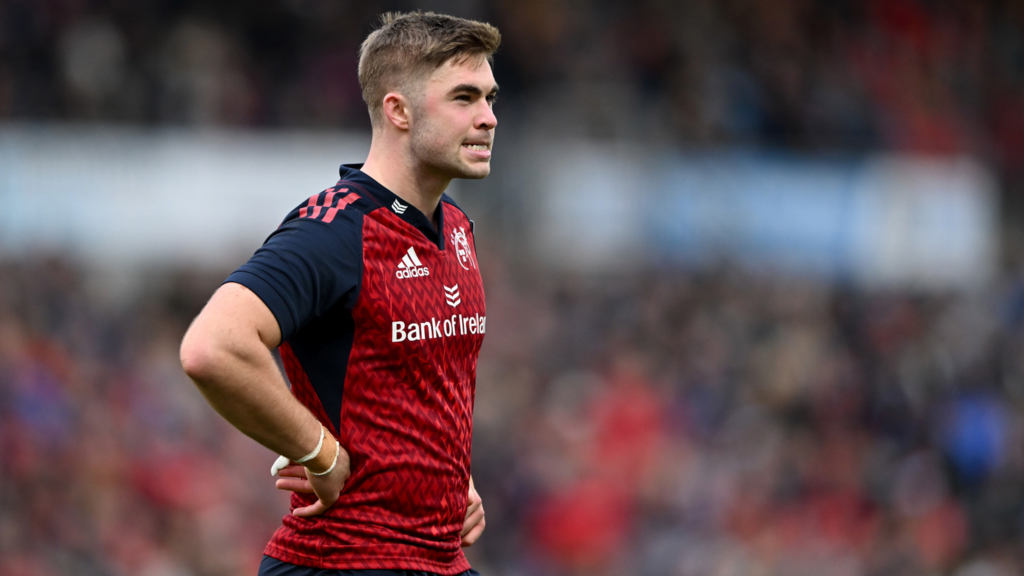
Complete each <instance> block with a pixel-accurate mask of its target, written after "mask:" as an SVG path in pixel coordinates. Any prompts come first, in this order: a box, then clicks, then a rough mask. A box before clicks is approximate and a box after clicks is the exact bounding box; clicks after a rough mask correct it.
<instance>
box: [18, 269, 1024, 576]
mask: <svg viewBox="0 0 1024 576" xmlns="http://www.w3.org/2000/svg"><path fill="white" fill-rule="evenodd" d="M481 262H482V264H484V265H485V267H484V270H483V271H484V275H485V282H486V286H487V289H488V315H489V316H490V318H489V320H490V321H489V322H488V328H489V330H488V337H487V340H486V341H485V345H484V350H483V354H482V357H481V362H480V370H479V375H478V384H477V386H478V387H477V404H476V409H475V429H474V447H473V452H474V458H473V474H474V477H475V479H476V483H477V486H478V488H479V490H480V492H481V493H482V495H483V497H484V501H485V506H486V509H487V512H488V530H487V533H486V534H485V537H484V538H483V539H482V540H481V541H480V542H479V543H478V545H477V546H476V547H474V548H472V549H470V550H469V551H468V554H469V556H470V559H471V561H472V562H473V563H474V565H475V566H476V567H477V568H478V569H479V570H480V571H481V573H483V574H490V575H494V576H501V575H506V576H519V575H522V576H558V575H570V576H572V575H581V576H582V575H584V574H586V575H604V576H618V575H622V574H636V575H641V576H648V575H649V576H728V575H740V574H742V575H755V576H756V575H764V576H775V575H778V576H802V575H805V574H806V575H808V576H810V575H814V576H820V575H826V576H833V575H835V576H875V575H877V576H883V575H891V574H900V575H901V576H915V575H921V576H926V575H938V574H949V575H954V576H1012V575H1014V574H1020V573H1021V572H1022V571H1024V554H1022V552H1021V551H1022V550H1024V452H1022V451H1021V449H1020V447H1021V446H1022V445H1024V427H1022V425H1021V422H1022V421H1024V419H1022V418H1021V411H1022V409H1024V354H1022V351H1024V280H1022V279H1021V278H1011V277H1009V276H1007V277H1006V278H1005V279H1004V281H1003V282H1002V284H1001V285H1000V286H999V287H998V288H996V289H994V290H993V293H991V294H987V295H984V297H982V296H978V295H974V296H971V295H963V294H961V295H957V294H939V295H936V294H932V295H922V294H913V293H908V292H899V291H889V292H874V293H866V292H863V291H858V290H855V289H852V288H844V287H842V286H835V285H829V284H823V283H820V282H818V281H815V280H807V279H803V280H801V279H795V278H792V277H780V276H771V275H762V274H756V273H750V272H742V271H739V270H736V269H732V268H729V267H722V268H720V269H716V270H706V271H703V272H700V273H697V272H691V273H682V272H674V273H666V272H664V271H659V272H653V271H652V272H650V273H647V274H642V275H639V276H635V277H628V278H627V277H610V278H595V277H583V276H574V275H570V274H554V273H551V272H543V271H541V270H537V269H532V268H530V267H529V266H526V265H522V264H515V265H513V264H509V263H506V262H505V261H504V260H502V259H501V258H500V257H498V256H497V255H496V254H495V255H491V256H490V257H487V258H482V259H481ZM88 278H89V274H88V273H87V271H86V270H83V269H81V268H80V267H78V266H76V265H74V264H73V263H69V262H67V261H64V260H61V259H57V258H48V259H47V258H37V259H23V260H16V261H12V260H8V261H5V262H3V263H0V463H2V464H0V574H4V575H5V576H51V575H60V574H76V575H96V576H108V575H109V576H122V575H142V576H190V575H192V576H204V575H210V576H213V575H218V576H220V575H225V574H239V575H243V574H255V570H256V564H257V562H258V561H259V558H260V554H261V551H262V547H263V545H264V544H265V543H266V541H267V539H268V538H269V536H270V534H271V533H272V531H273V530H274V529H275V527H276V526H277V525H278V523H279V519H280V517H281V516H282V515H283V514H284V513H286V511H287V500H286V498H285V497H284V494H283V493H278V492H276V491H275V490H274V488H273V483H272V480H271V478H270V477H269V475H268V468H269V465H270V462H271V461H272V460H273V455H272V454H270V453H269V451H267V450H265V449H263V448H262V447H259V446H258V445H256V444H255V443H254V442H253V441H251V440H249V439H247V438H245V437H243V436H242V435H241V434H240V433H238V432H236V431H234V430H233V429H231V428H230V427H229V426H227V425H226V424H224V423H223V421H222V420H221V419H220V418H219V417H218V416H217V415H216V414H215V413H214V412H213V411H212V410H211V409H210V408H208V407H207V406H206V404H205V402H204V401H203V399H202V397H201V395H200V393H199V392H198V391H197V390H196V389H195V388H194V386H192V384H191V383H189V382H188V380H187V378H186V377H185V376H184V375H183V373H182V371H181V369H180V366H179V365H178V362H177V353H176V352H177V346H178V342H179V341H180V337H181V335H182V333H183V332H184V330H185V327H186V326H187V323H188V321H189V320H190V319H191V318H192V316H193V315H194V314H195V313H196V312H197V311H198V309H199V308H200V307H201V305H202V304H203V301H204V300H205V298H206V297H207V295H208V294H210V293H211V292H212V290H213V289H214V288H215V287H216V285H217V283H218V282H219V281H220V279H221V278H223V275H222V274H221V273H217V274H209V275H198V274H195V273H191V274H189V273H185V272H176V273H175V272H169V273H163V274H155V273H154V275H153V276H152V281H151V283H150V284H149V285H148V287H143V288H141V289H140V290H139V291H138V296H137V297H133V298H130V299H128V300H124V299H119V300H118V301H117V302H113V303H111V302H105V301H104V300H103V299H102V298H98V297H96V296H94V295H93V294H94V292H93V291H94V288H90V286H93V284H91V282H90V281H87V280H88ZM100 285H102V284H100ZM524 311H529V313H524Z"/></svg>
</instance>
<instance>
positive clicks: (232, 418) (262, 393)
mask: <svg viewBox="0 0 1024 576" xmlns="http://www.w3.org/2000/svg"><path fill="white" fill-rule="evenodd" d="M259 348H260V349H256V350H245V351H241V350H223V349H222V350H219V351H214V352H213V354H214V358H212V362H211V366H210V367H209V368H208V369H207V371H205V372H200V373H196V374H189V376H190V377H191V378H192V381H193V382H195V384H196V386H197V387H198V388H199V390H200V392H202V394H203V396H204V397H206V401H207V402H209V403H210V406H212V407H213V409H214V410H216V411H217V413H219V414H220V415H221V416H223V417H224V419H225V420H227V421H228V422H229V423H231V425H233V426H234V427H235V428H238V429H239V430H240V431H241V432H242V433H243V434H245V435H247V436H249V437H250V438H252V439H253V440H256V441H257V442H259V443H260V444H262V445H263V446H266V447H267V448H269V449H270V450H272V451H273V452H276V453H277V454H283V455H284V456H287V457H288V458H290V459H292V460H295V459H298V458H301V457H302V456H304V455H306V454H307V453H309V452H310V450H312V449H313V448H314V447H315V446H316V444H317V441H318V440H319V436H320V428H319V423H318V421H317V420H316V418H315V417H314V416H313V415H312V414H311V413H310V412H309V410H307V409H306V407H305V406H303V405H302V404H301V403H299V401H298V400H296V399H295V397H294V396H292V394H291V392H289V391H288V387H287V385H286V384H285V381H284V378H283V377H282V376H281V373H280V371H279V370H278V367H277V364H276V363H275V362H274V359H273V357H272V356H271V354H270V351H269V350H267V349H266V348H263V347H262V346H260V347H259Z"/></svg>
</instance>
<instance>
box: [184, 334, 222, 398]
mask: <svg viewBox="0 0 1024 576" xmlns="http://www.w3.org/2000/svg"><path fill="white" fill-rule="evenodd" d="M216 357H217V353H216V351H215V350H214V346H213V344H212V343H211V342H210V339H209V338H204V337H203V336H202V335H200V334H196V333H194V331H192V330H189V331H188V333H187V334H185V338H184V339H182V341H181V350H180V359H181V368H182V369H183V370H184V371H185V374H186V375H187V376H188V377H189V378H191V379H192V381H193V382H195V383H196V385H197V386H200V387H202V386H203V384H204V383H206V382H209V381H210V380H211V379H212V378H213V374H214V373H215V372H216V365H217V361H216Z"/></svg>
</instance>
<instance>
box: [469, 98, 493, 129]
mask: <svg viewBox="0 0 1024 576" xmlns="http://www.w3.org/2000/svg"><path fill="white" fill-rule="evenodd" d="M481 100H482V99H481ZM482 106H483V111H482V112H481V113H480V115H479V116H477V118H476V124H475V125H474V126H473V127H474V128H476V129H478V130H493V129H494V127H495V126H497V125H498V117H497V116H495V115H494V109H493V108H491V106H490V104H488V103H487V102H482Z"/></svg>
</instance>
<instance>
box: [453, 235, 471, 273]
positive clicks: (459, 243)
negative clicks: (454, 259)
mask: <svg viewBox="0 0 1024 576" xmlns="http://www.w3.org/2000/svg"><path fill="white" fill-rule="evenodd" d="M452 244H454V245H455V254H456V256H458V258H459V264H462V267H463V268H465V269H466V270H469V268H470V266H472V267H473V268H476V260H474V259H473V253H472V252H470V250H469V241H468V240H466V229H465V228H463V227H462V226H459V229H458V231H456V232H452Z"/></svg>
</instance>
